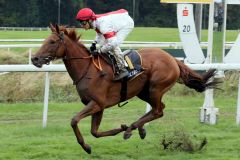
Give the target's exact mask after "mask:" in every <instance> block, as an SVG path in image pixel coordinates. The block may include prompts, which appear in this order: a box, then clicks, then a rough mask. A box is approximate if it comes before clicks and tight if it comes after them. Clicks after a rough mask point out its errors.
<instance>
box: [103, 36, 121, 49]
mask: <svg viewBox="0 0 240 160" xmlns="http://www.w3.org/2000/svg"><path fill="white" fill-rule="evenodd" d="M105 38H106V37H105ZM118 45H119V42H118V40H117V37H116V36H113V37H111V38H106V43H105V44H104V45H103V46H102V47H101V52H104V53H106V52H108V51H112V50H114V48H116V47H117V46H118Z"/></svg>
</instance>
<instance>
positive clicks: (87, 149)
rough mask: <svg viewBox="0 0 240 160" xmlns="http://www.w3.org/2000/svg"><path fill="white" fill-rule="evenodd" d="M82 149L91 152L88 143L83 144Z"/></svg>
mask: <svg viewBox="0 0 240 160" xmlns="http://www.w3.org/2000/svg"><path fill="white" fill-rule="evenodd" d="M83 149H84V150H85V151H86V152H87V153H88V154H91V152H92V150H91V147H90V146H89V145H88V144H84V146H83Z"/></svg>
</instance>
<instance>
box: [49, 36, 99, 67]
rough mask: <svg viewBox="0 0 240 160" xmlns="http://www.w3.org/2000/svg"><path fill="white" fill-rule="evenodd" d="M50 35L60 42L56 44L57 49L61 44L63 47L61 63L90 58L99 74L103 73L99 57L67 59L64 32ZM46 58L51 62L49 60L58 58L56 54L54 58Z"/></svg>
mask: <svg viewBox="0 0 240 160" xmlns="http://www.w3.org/2000/svg"><path fill="white" fill-rule="evenodd" d="M52 34H56V35H57V36H58V37H59V39H58V40H57V41H60V43H58V46H57V49H58V48H59V47H60V45H61V43H62V44H63V45H64V53H65V56H64V57H62V60H63V61H71V60H78V59H80V60H81V59H90V58H91V59H92V62H93V64H94V66H95V67H96V68H97V69H98V70H99V71H101V72H102V71H103V69H102V65H101V63H100V57H99V56H97V58H96V59H95V57H94V56H93V55H89V56H84V57H69V56H68V54H67V53H68V49H67V47H66V43H65V40H64V32H63V31H61V32H60V33H56V32H53V33H52ZM57 41H56V42H57ZM46 58H47V60H49V61H51V60H54V59H57V58H59V57H58V56H57V53H56V52H55V54H54V56H48V57H46Z"/></svg>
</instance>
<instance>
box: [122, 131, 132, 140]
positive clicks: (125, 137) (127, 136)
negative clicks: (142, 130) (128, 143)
mask: <svg viewBox="0 0 240 160" xmlns="http://www.w3.org/2000/svg"><path fill="white" fill-rule="evenodd" d="M131 136H132V133H128V132H125V133H124V135H123V139H125V140H127V139H129V138H130V137H131Z"/></svg>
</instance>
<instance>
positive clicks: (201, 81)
mask: <svg viewBox="0 0 240 160" xmlns="http://www.w3.org/2000/svg"><path fill="white" fill-rule="evenodd" d="M176 61H177V64H178V66H179V69H180V77H179V81H178V82H179V83H181V84H185V85H186V86H188V87H189V88H193V89H195V90H196V91H197V92H203V91H205V90H206V89H211V88H212V89H213V88H217V85H218V84H219V83H220V82H219V81H217V80H214V79H213V80H210V79H211V78H212V77H213V76H214V75H215V74H216V69H210V70H209V71H208V72H206V73H204V74H202V75H200V74H198V73H197V72H195V71H193V70H192V69H190V68H189V67H188V66H186V65H185V64H184V63H182V62H181V61H179V60H176Z"/></svg>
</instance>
